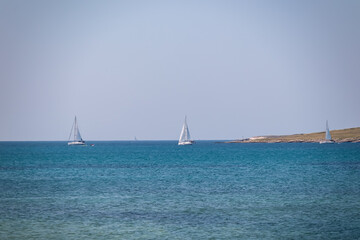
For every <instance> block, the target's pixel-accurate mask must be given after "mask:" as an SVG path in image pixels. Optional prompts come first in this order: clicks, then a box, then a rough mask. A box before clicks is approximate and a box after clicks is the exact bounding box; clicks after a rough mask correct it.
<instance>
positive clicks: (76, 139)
mask: <svg viewBox="0 0 360 240" xmlns="http://www.w3.org/2000/svg"><path fill="white" fill-rule="evenodd" d="M72 136H73V140H72V141H70V138H71V137H72ZM68 145H69V146H70V145H85V141H84V140H83V139H82V138H81V135H80V131H79V126H78V124H77V120H76V116H75V120H74V123H73V126H72V128H71V132H70V136H69V140H68Z"/></svg>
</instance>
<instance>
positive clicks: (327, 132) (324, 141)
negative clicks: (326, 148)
mask: <svg viewBox="0 0 360 240" xmlns="http://www.w3.org/2000/svg"><path fill="white" fill-rule="evenodd" d="M334 142H335V141H334V140H332V139H331V134H330V131H329V125H328V121H327V120H326V133H325V140H323V141H320V144H323V143H334Z"/></svg>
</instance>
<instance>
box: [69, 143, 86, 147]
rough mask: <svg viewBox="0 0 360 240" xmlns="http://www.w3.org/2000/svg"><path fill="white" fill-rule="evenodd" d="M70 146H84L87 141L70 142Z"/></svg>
mask: <svg viewBox="0 0 360 240" xmlns="http://www.w3.org/2000/svg"><path fill="white" fill-rule="evenodd" d="M68 145H69V146H83V145H85V142H68Z"/></svg>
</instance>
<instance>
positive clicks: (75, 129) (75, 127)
mask: <svg viewBox="0 0 360 240" xmlns="http://www.w3.org/2000/svg"><path fill="white" fill-rule="evenodd" d="M74 124H75V126H74V141H75V139H76V132H77V122H76V116H75V123H74Z"/></svg>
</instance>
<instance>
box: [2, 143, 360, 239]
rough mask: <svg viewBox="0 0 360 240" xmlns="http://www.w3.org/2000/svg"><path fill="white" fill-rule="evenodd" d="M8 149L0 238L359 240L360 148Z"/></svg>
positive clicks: (24, 146)
mask: <svg viewBox="0 0 360 240" xmlns="http://www.w3.org/2000/svg"><path fill="white" fill-rule="evenodd" d="M94 143H95V146H94V147H91V146H86V147H78V146H77V147H74V146H72V147H69V146H67V145H66V143H65V142H0V239H360V144H354V143H346V144H330V145H326V144H321V145H320V144H310V143H309V144H307V143H302V144H295V143H289V144H282V143H281V144H216V143H214V142H211V141H200V142H198V143H197V144H195V145H193V146H177V145H176V142H175V141H148V142H142V141H137V142H122V141H119V142H94Z"/></svg>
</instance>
